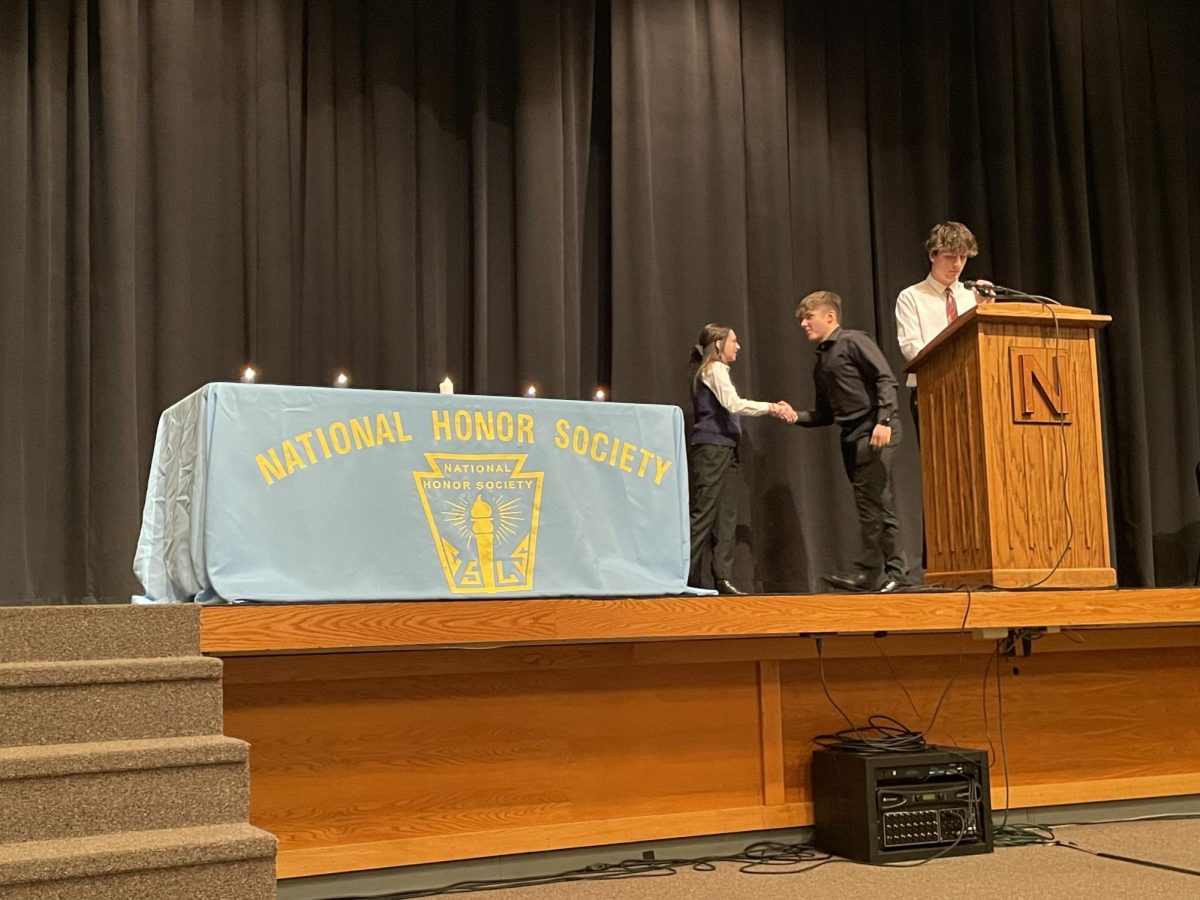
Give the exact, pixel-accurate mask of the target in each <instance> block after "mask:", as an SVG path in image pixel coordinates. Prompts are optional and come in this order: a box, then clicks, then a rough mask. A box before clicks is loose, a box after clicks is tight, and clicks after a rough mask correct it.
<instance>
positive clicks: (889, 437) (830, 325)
mask: <svg viewBox="0 0 1200 900" xmlns="http://www.w3.org/2000/svg"><path fill="white" fill-rule="evenodd" d="M796 318H797V319H799V320H800V325H801V327H802V328H803V329H804V333H805V335H807V337H808V339H809V340H810V341H812V342H813V343H815V344H816V345H817V365H816V368H815V370H814V371H813V380H814V381H815V382H816V389H817V391H816V394H817V397H816V408H815V409H811V410H805V411H804V412H798V413H797V418H796V424H797V425H803V426H805V427H806V428H814V427H819V426H822V425H834V424H836V425H838V426H839V428H840V430H841V449H842V463H843V465H844V466H845V469H846V476H847V477H848V478H849V479H850V486H851V488H853V490H854V505H855V508H856V509H857V511H858V523H859V528H860V529H861V536H862V551H861V555H860V556H859V558H858V559H857V560H856V562H855V564H854V568H853V570H852V571H851V572H849V573H846V574H826V575H825V576H824V579H825V581H826V582H827V583H828V584H830V585H832V586H833V587H836V588H841V589H843V590H850V591H873V590H878V591H882V592H889V591H894V590H896V589H897V588H900V587H903V586H904V585H905V583H906V576H907V570H906V567H905V564H904V554H903V551H902V550H901V547H902V546H903V545H902V544H901V541H900V522H899V520H898V519H897V517H896V504H895V501H894V499H893V494H892V456H893V455H894V454H895V452H896V445H897V444H899V443H900V417H899V415H898V411H897V407H896V378H895V376H894V375H892V370H891V367H890V366H888V362H887V360H886V359H885V358H884V356H883V351H882V350H880V349H879V345H878V344H876V343H875V341H873V340H872V339H871V338H870V337H869V336H868V335H866V334H865V333H863V332H861V331H851V330H849V329H845V328H842V298H841V297H839V296H838V295H837V294H835V293H833V292H832V291H816V292H814V293H812V294H809V295H808V296H807V297H805V298H804V299H803V300H801V301H800V303H799V304H797V306H796ZM881 573H882V575H881Z"/></svg>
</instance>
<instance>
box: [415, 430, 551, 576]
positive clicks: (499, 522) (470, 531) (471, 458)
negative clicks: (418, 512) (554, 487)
mask: <svg viewBox="0 0 1200 900" xmlns="http://www.w3.org/2000/svg"><path fill="white" fill-rule="evenodd" d="M527 458H528V454H525V453H485V454H461V453H426V454H425V461H426V463H427V465H428V466H429V471H426V472H413V478H414V479H415V480H416V483H417V492H418V493H419V494H420V495H421V505H422V507H423V508H424V510H425V519H426V521H428V523H429V530H430V533H431V534H432V536H433V543H434V546H435V547H436V548H437V553H438V560H439V562H440V563H441V566H442V573H443V574H444V575H445V577H446V586H447V587H448V588H449V589H450V592H451V593H452V594H500V593H505V592H508V591H529V590H532V588H533V569H534V562H535V560H536V551H537V533H538V514H539V512H540V511H541V502H542V477H543V474H544V473H542V472H526V471H525V470H524V466H525V461H526V459H527Z"/></svg>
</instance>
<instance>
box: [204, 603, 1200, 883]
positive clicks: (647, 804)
mask: <svg viewBox="0 0 1200 900" xmlns="http://www.w3.org/2000/svg"><path fill="white" fill-rule="evenodd" d="M201 622H202V624H201V643H202V648H203V650H204V652H205V653H207V654H209V655H213V656H218V657H221V658H223V659H224V661H225V675H224V678H225V731H226V733H227V734H230V735H232V736H235V737H239V738H242V739H244V740H247V741H249V742H250V743H251V746H252V750H251V773H252V774H251V798H252V799H251V820H252V822H253V824H255V825H257V826H259V827H262V828H265V829H267V830H269V831H272V832H274V833H275V834H276V835H277V836H278V837H279V840H280V844H279V857H278V874H279V877H281V878H289V877H299V876H304V875H315V874H322V873H329V872H342V871H352V870H357V869H371V868H380V867H386V866H397V865H410V864H417V863H425V862H433V861H440V860H452V859H464V858H472V857H481V856H492V855H499V854H510V853H521V852H529V851H535V850H545V849H554V848H563V847H574V846H589V845H595V844H604V843H620V842H627V841H637V840H655V839H662V838H670V837H680V836H688V835H698V834H716V833H726V832H735V831H754V830H760V829H769V828H782V827H791V826H801V825H806V824H809V823H810V821H811V806H810V802H809V788H808V759H809V755H810V752H811V748H812V744H811V740H812V738H813V737H814V736H815V735H817V734H820V733H823V732H829V731H834V730H837V729H839V728H844V727H845V726H846V723H845V721H844V720H842V718H841V716H840V715H839V714H838V712H837V711H836V710H835V709H834V707H833V706H832V705H831V703H830V701H829V699H827V698H826V696H825V694H824V690H823V688H822V668H823V670H824V678H825V681H826V682H827V684H828V689H829V692H830V693H831V695H832V696H833V698H834V699H835V700H836V701H837V703H838V704H839V705H840V706H841V707H842V708H843V709H845V710H846V712H847V713H848V714H849V715H850V716H851V717H852V718H853V719H854V721H855V722H856V723H860V722H862V721H864V720H865V719H866V717H867V716H868V715H870V714H873V713H883V714H887V715H891V716H894V717H895V718H897V719H899V720H901V721H903V722H904V723H905V724H906V725H908V726H910V727H911V728H914V729H924V728H925V727H926V725H927V724H928V720H929V717H930V716H931V715H932V713H933V710H934V708H935V706H936V705H937V703H938V700H939V697H941V696H942V694H943V691H944V690H945V688H946V685H947V683H949V682H950V681H951V679H953V684H952V685H951V687H950V690H949V691H948V692H947V693H946V696H945V700H944V703H943V704H942V707H941V710H940V713H939V714H938V718H937V721H936V723H935V725H934V727H933V729H932V730H931V733H930V735H929V737H930V739H931V740H934V741H937V742H941V743H950V744H956V745H961V746H973V747H980V748H985V749H986V748H989V746H990V747H991V748H992V749H993V751H994V753H995V754H996V759H995V762H994V765H993V767H992V773H991V778H992V784H993V797H992V800H993V805H994V807H995V808H1000V807H1002V806H1003V805H1004V804H1005V798H1006V793H1005V792H1006V785H1005V772H1004V766H1003V762H1002V761H1001V759H1000V758H999V754H1000V749H1001V740H1000V739H1001V734H1000V727H999V724H1000V722H999V719H1000V711H1001V710H1000V704H999V702H998V698H997V684H996V672H997V669H999V671H1000V673H1001V690H1002V702H1003V726H1004V732H1003V737H1004V748H1005V749H1006V751H1007V754H1006V755H1007V768H1008V778H1009V784H1008V785H1007V790H1008V803H1009V805H1010V806H1011V807H1028V806H1047V805H1056V804H1067V803H1085V802H1092V801H1102V800H1119V799H1129V798H1140V797H1156V796H1173V795H1182V794H1193V793H1200V731H1198V730H1197V729H1195V728H1194V727H1193V726H1192V724H1191V723H1194V722H1195V721H1197V719H1200V691H1198V690H1197V688H1198V687H1200V678H1198V677H1197V673H1198V666H1197V659H1198V658H1200V656H1198V653H1200V589H1195V588H1187V589H1153V590H1050V591H1032V592H1015V591H973V592H971V593H970V594H967V593H965V592H938V593H903V594H890V595H880V594H836V595H827V594H821V595H756V596H748V597H736V598H730V597H661V598H643V599H610V600H596V599H587V600H580V599H549V600H512V601H496V600H492V601H453V602H441V601H426V602H381V603H328V604H306V605H273V606H249V605H247V606H215V607H207V608H205V609H204V610H203V611H202V616H201ZM1010 630H1019V634H1020V635H1022V636H1025V637H1027V638H1029V639H1030V640H1029V641H1028V643H1025V642H1023V641H1021V640H1017V641H1016V642H1015V655H1013V656H998V655H997V640H998V639H1001V638H1005V637H1006V636H1008V635H1009V633H1010ZM817 637H820V638H821V641H820V645H821V658H820V659H818V656H817V646H818V642H817V640H816V638H817ZM985 675H986V676H987V679H988V680H987V682H986V685H985ZM985 697H986V701H985Z"/></svg>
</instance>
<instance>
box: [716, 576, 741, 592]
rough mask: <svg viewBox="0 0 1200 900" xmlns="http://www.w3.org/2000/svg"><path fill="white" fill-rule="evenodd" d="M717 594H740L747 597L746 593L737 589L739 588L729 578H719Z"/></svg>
mask: <svg viewBox="0 0 1200 900" xmlns="http://www.w3.org/2000/svg"><path fill="white" fill-rule="evenodd" d="M717 593H718V594H738V595H740V596H743V597H744V596H746V592H745V591H739V590H738V589H737V587H736V586H735V585H734V583H733V582H732V581H730V580H729V579H728V578H718V579H717Z"/></svg>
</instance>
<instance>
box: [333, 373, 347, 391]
mask: <svg viewBox="0 0 1200 900" xmlns="http://www.w3.org/2000/svg"><path fill="white" fill-rule="evenodd" d="M333 386H334V387H340V388H344V387H349V386H350V376H349V375H347V374H346V373H345V372H338V373H337V377H336V378H334V379H333Z"/></svg>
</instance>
